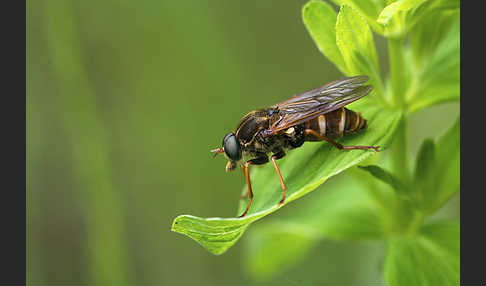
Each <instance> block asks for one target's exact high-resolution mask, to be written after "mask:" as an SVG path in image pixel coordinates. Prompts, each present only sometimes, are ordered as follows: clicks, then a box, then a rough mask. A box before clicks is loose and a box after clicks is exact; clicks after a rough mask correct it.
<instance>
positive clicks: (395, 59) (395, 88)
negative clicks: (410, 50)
mask: <svg viewBox="0 0 486 286" xmlns="http://www.w3.org/2000/svg"><path fill="white" fill-rule="evenodd" d="M388 54H389V55H388V56H389V60H390V77H391V83H392V92H393V101H394V102H393V103H394V105H395V106H396V107H399V108H404V107H405V94H406V82H405V81H406V77H405V72H404V71H405V62H404V59H403V56H404V54H403V38H398V39H392V38H390V39H388Z"/></svg>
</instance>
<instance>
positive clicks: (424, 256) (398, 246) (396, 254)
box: [384, 221, 460, 286]
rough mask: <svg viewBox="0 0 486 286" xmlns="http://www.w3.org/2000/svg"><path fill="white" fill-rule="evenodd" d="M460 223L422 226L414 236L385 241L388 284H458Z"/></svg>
mask: <svg viewBox="0 0 486 286" xmlns="http://www.w3.org/2000/svg"><path fill="white" fill-rule="evenodd" d="M459 238H460V233H459V222H454V221H453V222H439V223H430V224H426V225H424V226H423V227H422V228H421V229H420V230H419V232H418V233H417V235H415V236H413V237H394V238H391V239H390V240H389V241H388V254H387V257H386V262H385V267H384V273H385V281H386V282H387V284H388V285H397V286H405V285H451V286H452V285H459V282H460V279H459V278H460V276H459V274H460V273H459V271H460V265H459V255H460V251H459V245H460V239H459Z"/></svg>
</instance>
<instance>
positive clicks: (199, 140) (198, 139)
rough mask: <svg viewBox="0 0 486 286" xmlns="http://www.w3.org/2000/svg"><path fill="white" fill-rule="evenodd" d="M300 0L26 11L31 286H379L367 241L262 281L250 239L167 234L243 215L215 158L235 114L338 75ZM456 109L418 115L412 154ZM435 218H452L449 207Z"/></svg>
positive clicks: (51, 0) (40, 6) (54, 6)
mask: <svg viewBox="0 0 486 286" xmlns="http://www.w3.org/2000/svg"><path fill="white" fill-rule="evenodd" d="M306 2H307V1H305V0H302V1H274V0H272V1H270V0H266V1H256V0H251V1H224V0H207V1H164V0H161V1H120V0H118V1H111V0H106V1H92V0H87V1H70V0H39V1H27V11H26V13H27V55H26V56H27V106H26V108H27V150H26V152H27V282H28V285H50V286H54V285H73V286H75V285H194V284H196V285H249V284H250V285H253V284H265V285H379V284H381V283H382V282H381V266H382V263H383V260H382V257H381V254H382V251H383V249H382V248H383V246H382V245H380V244H379V243H375V242H369V243H368V242H360V243H346V242H328V243H323V244H322V245H320V246H319V247H318V248H317V249H315V251H313V252H312V254H311V255H310V256H309V257H308V258H307V259H306V260H305V261H303V262H302V263H301V264H299V265H297V266H295V267H294V268H292V269H291V271H289V272H286V273H282V274H281V275H279V276H278V277H277V278H275V279H274V280H273V281H266V282H258V281H253V280H252V279H251V277H249V276H248V275H247V273H246V272H245V270H244V269H245V267H244V265H243V264H244V259H243V258H244V255H245V248H244V240H245V236H246V235H247V234H245V235H244V236H243V237H242V238H241V241H240V242H238V243H237V244H236V245H235V247H233V248H232V249H230V250H229V251H228V252H226V253H225V254H223V255H221V256H214V255H212V254H210V253H209V252H207V251H206V250H204V249H203V248H202V247H200V246H199V245H197V244H196V243H195V242H194V241H192V240H190V239H189V238H187V237H185V236H182V235H180V234H177V233H173V232H171V231H170V227H171V223H172V220H173V219H174V218H175V217H176V216H177V215H180V214H193V215H197V216H202V217H214V216H217V217H233V216H235V215H236V208H237V204H238V199H239V194H240V191H241V189H242V187H243V184H244V179H243V176H242V174H241V172H238V171H237V172H233V173H229V174H228V173H225V172H224V168H225V163H226V162H225V160H223V158H216V159H213V158H212V156H211V154H210V152H209V150H210V149H212V148H215V147H219V146H220V144H221V140H222V138H223V136H224V135H225V134H226V133H227V132H229V131H232V130H233V129H234V128H235V126H236V124H237V123H238V121H239V119H240V118H241V116H243V115H244V114H245V113H247V112H248V111H250V110H252V109H254V108H257V107H265V106H268V105H271V104H274V103H276V102H278V101H281V100H283V99H285V98H287V97H289V96H291V95H293V94H296V93H299V92H303V91H306V90H309V89H311V88H314V87H317V86H319V85H322V84H324V83H327V82H329V81H331V80H334V79H337V78H340V77H342V75H341V74H340V73H339V72H338V70H337V69H336V68H335V67H334V66H333V65H332V64H331V63H330V62H328V61H327V60H326V59H325V57H324V56H322V55H321V54H320V52H319V51H318V49H317V48H316V47H315V45H314V43H313V42H312V39H311V38H310V36H309V35H308V33H307V31H306V29H305V27H304V25H303V23H302V19H301V8H302V6H303V5H304V4H305V3H306ZM375 41H376V43H377V48H378V53H379V55H380V61H381V63H382V65H383V70H384V71H383V72H384V73H386V72H387V71H386V68H385V67H386V66H387V63H386V58H387V55H386V50H385V49H384V41H383V40H382V39H380V38H378V37H375ZM458 106H459V105H458V104H457V103H455V104H445V105H441V106H437V107H434V108H431V109H428V110H425V111H422V112H420V113H417V114H414V115H413V116H412V117H411V119H410V130H411V131H410V132H411V136H410V152H411V153H415V152H416V150H417V148H418V146H419V144H420V142H421V141H422V140H423V139H424V138H425V137H435V136H437V135H439V134H442V132H443V131H445V130H446V129H447V128H448V127H449V126H450V125H451V124H452V122H453V121H454V120H455V119H456V117H457V115H458V114H459V107H458ZM424 122H426V124H424ZM294 152H298V151H294ZM339 180H340V177H339V176H337V177H335V178H332V179H331V180H330V181H329V182H327V183H325V184H324V185H323V186H321V187H320V190H319V192H323V191H325V189H326V187H327V186H341V187H342V186H344V185H343V184H338V182H339ZM312 196H313V194H309V195H308V196H306V197H304V198H302V199H301V200H299V201H297V202H295V203H293V204H290V205H288V206H286V207H285V208H283V209H282V210H280V211H279V212H276V213H275V214H272V216H278V215H279V213H281V212H287V213H291V212H292V209H293V207H294V205H297V204H299V203H304V200H312ZM442 213H443V215H446V216H458V213H459V207H458V198H455V199H454V200H452V202H451V203H449V205H448V206H447V207H446V209H445V210H443V211H442ZM257 223H259V222H257ZM249 231H251V228H250V230H249Z"/></svg>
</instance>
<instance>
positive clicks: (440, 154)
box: [430, 118, 461, 212]
mask: <svg viewBox="0 0 486 286" xmlns="http://www.w3.org/2000/svg"><path fill="white" fill-rule="evenodd" d="M460 145H461V142H460V118H457V120H456V122H455V123H454V125H453V126H452V127H451V128H450V129H449V130H448V131H447V132H446V133H445V134H444V135H443V136H442V137H440V138H439V140H438V141H437V143H436V146H437V147H436V155H437V157H436V158H437V164H436V169H435V174H436V177H435V186H436V187H435V188H434V190H436V193H435V194H434V198H435V199H434V202H435V204H434V205H433V207H432V208H431V209H430V211H431V212H433V211H435V210H437V209H439V208H440V207H441V206H442V205H443V204H445V203H446V202H447V201H448V200H449V199H450V198H451V197H452V196H453V195H454V194H455V193H456V192H458V191H459V188H460V177H461V174H460V152H461V150H460V148H461V146H460Z"/></svg>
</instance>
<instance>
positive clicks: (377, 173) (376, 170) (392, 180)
mask: <svg viewBox="0 0 486 286" xmlns="http://www.w3.org/2000/svg"><path fill="white" fill-rule="evenodd" d="M358 167H359V168H360V169H362V170H365V171H367V172H369V173H370V174H371V175H373V177H375V178H377V179H378V180H380V181H382V182H384V183H386V184H388V185H390V186H391V187H392V188H393V189H394V190H395V191H396V192H397V193H398V194H399V195H402V196H405V195H407V186H406V185H405V184H403V183H402V182H401V181H400V180H399V179H398V178H397V177H395V176H394V175H393V174H392V173H390V172H388V171H386V170H384V169H382V168H381V167H379V166H376V165H369V166H358Z"/></svg>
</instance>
